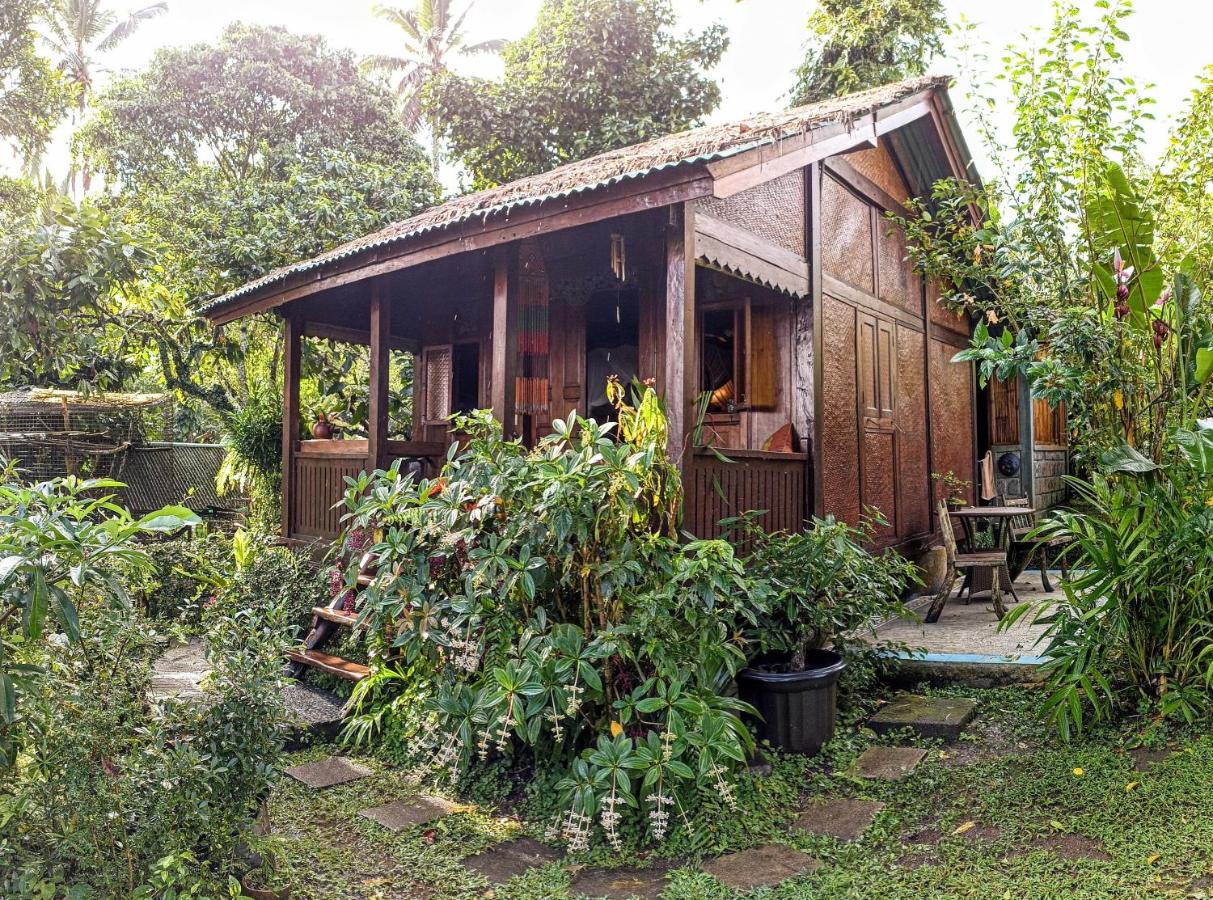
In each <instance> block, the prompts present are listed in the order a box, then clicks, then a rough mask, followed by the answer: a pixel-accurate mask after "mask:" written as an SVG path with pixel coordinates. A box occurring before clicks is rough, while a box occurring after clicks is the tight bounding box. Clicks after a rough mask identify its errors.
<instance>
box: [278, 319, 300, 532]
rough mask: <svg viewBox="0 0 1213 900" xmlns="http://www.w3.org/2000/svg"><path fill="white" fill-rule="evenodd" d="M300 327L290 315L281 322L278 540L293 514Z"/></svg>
mask: <svg viewBox="0 0 1213 900" xmlns="http://www.w3.org/2000/svg"><path fill="white" fill-rule="evenodd" d="M302 331H303V329H302V323H301V322H300V321H299V320H298V319H297V318H296V317H295V316H294V315H292V314H291V313H287V314H286V315H285V316H284V317H283V322H282V338H283V344H284V346H283V352H282V361H283V363H282V536H283V537H286V538H289V537H290V536H291V525H292V521H293V520H292V518H291V516H292V514H293V512H294V505H295V503H294V495H295V483H294V482H295V478H294V472H293V469H294V465H293V464H294V455H295V437H296V435H297V434H298V431H299V365H300V350H301V346H302V345H301V342H300V337H301V334H302Z"/></svg>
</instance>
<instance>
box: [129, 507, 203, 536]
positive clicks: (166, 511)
mask: <svg viewBox="0 0 1213 900" xmlns="http://www.w3.org/2000/svg"><path fill="white" fill-rule="evenodd" d="M135 524H136V525H137V526H138V527H139V530H140V531H177V530H178V529H180V528H192V527H194V526H195V525H201V524H202V520H201V519H200V518H198V515H197V514H196V513H195V512H194V511H193V510H191V509H188V508H187V507H184V506H166V507H164V508H163V509H158V510H156V511H155V512H153V513H148V514H147V515H146V516H144V517H143V518H141V519H139V520H138V521H137V522H136V523H135Z"/></svg>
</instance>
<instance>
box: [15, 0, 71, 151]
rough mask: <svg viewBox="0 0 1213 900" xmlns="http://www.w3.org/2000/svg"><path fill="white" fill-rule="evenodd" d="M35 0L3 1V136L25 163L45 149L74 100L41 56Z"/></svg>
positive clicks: (61, 80) (37, 8)
mask: <svg viewBox="0 0 1213 900" xmlns="http://www.w3.org/2000/svg"><path fill="white" fill-rule="evenodd" d="M39 9H40V4H39V3H38V2H37V0H4V3H0V140H3V141H6V142H8V143H9V144H10V145H11V146H12V148H13V149H14V150H15V151H16V153H17V154H18V155H19V156H21V157H22V158H24V159H25V160H26V161H27V162H29V161H30V160H32V159H35V158H37V157H38V156H39V155H40V154H41V153H42V151H43V150H44V149H45V147H46V143H47V141H48V140H49V139H50V135H51V131H53V130H54V127H55V125H56V124H57V123H58V122H59V119H60V118H61V117H62V115H63V113H64V110H66V108H67V105H68V103H69V101H70V99H71V94H70V92H69V91H68V90H67V87H66V85H65V84H64V82H63V79H62V78H60V77H59V75H58V73H57V72H55V71H54V69H53V68H52V67H51V65H50V62H49V61H48V60H46V59H44V58H43V57H41V56H39V55H38V49H37V34H36V33H35V31H34V22H35V17H36V16H37V14H38V11H39Z"/></svg>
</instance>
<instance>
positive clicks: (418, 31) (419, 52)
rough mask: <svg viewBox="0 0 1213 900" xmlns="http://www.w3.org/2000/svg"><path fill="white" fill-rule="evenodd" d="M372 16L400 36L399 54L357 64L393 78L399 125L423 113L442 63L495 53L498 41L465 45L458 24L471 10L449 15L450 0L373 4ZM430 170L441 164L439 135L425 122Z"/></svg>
mask: <svg viewBox="0 0 1213 900" xmlns="http://www.w3.org/2000/svg"><path fill="white" fill-rule="evenodd" d="M373 8H374V11H375V15H376V16H378V17H379V18H380V19H383V20H384V21H385V22H389V23H390V24H392V25H395V26H396V27H397V28H399V29H400V30H401V31H402V32H403V33H404V34H403V36H404V40H403V42H402V47H401V51H402V52H401V55H399V56H392V55H375V56H370V57H367V59H366V60H364V61H363V64H362V65H363V68H365V69H367V70H368V71H372V72H382V73H384V74H386V75H388V76H390V77H392V78H397V79H398V80H397V82H396V93H397V94H398V95H399V97H400V111H401V114H402V115H403V117H404V123H405V125H406V126H407V127H409V128H416V127H417V126H418V125H419V124H420V122H421V120H422V118H423V117H424V113H425V95H426V92H427V90H428V88H429V87H430V85H431V84H433V83H435V82H436V81H437V80H438V79H440V78H441V77H442V76H443V75H444V74H446V73H447V72H448V71H449V67H448V60H450V59H451V58H453V57H456V56H460V55H463V54H473V53H496V52H497V51H499V50H500V49H501V47H502V46H503V44H504V41H500V40H488V41H480V42H479V43H476V44H468V43H467V41H466V39H465V37H464V34H463V23H464V21H465V20H466V19H467V17H468V13H469V12H471V9H472V4H471V3H469V4H468V5H467V6H466V7H464V10H463V12H462V13H459V14H455V15H453V14H452V10H451V0H415V5H414V6H413V8H412V9H408V10H406V9H401V8H399V7H393V6H381V5H378V4H377V5H376V6H374V7H373ZM428 125H429V131H430V166H431V167H432V168H433V170H434V174H435V175H437V173H438V166H439V164H440V162H441V159H440V147H439V135H440V133H441V125H440V124H439V123H438V122H437V121H436V120H434V119H433V118H431V119H430V121H429V123H428Z"/></svg>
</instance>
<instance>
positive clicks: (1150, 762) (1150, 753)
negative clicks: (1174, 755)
mask: <svg viewBox="0 0 1213 900" xmlns="http://www.w3.org/2000/svg"><path fill="white" fill-rule="evenodd" d="M1129 755H1131V756H1132V757H1133V769H1134V771H1137V772H1148V771H1150V769H1152V768H1154V766H1156V765H1158V764H1159V763H1160V762H1165V761H1166V760H1167V759H1168V758H1169V757H1170V756H1171V751H1170V750H1146V749H1144V748H1141V747H1139V748H1138V749H1136V750H1130V751H1129Z"/></svg>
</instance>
